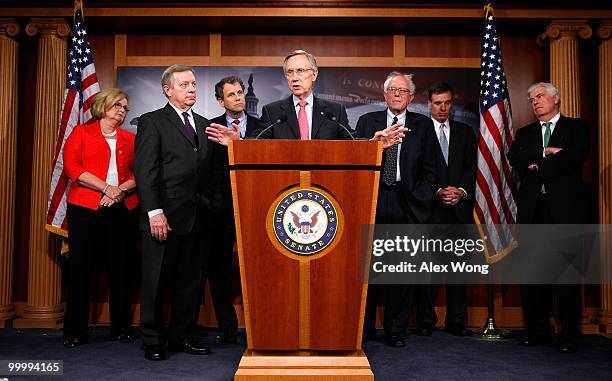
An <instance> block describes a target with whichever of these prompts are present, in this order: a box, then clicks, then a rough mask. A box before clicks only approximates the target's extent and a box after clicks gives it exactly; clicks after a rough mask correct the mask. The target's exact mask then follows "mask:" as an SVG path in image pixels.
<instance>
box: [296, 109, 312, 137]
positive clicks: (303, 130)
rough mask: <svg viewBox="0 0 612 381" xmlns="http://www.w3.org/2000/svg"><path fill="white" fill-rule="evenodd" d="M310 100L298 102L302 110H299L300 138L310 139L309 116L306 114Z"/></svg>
mask: <svg viewBox="0 0 612 381" xmlns="http://www.w3.org/2000/svg"><path fill="white" fill-rule="evenodd" d="M307 104H308V102H306V101H305V100H303V99H302V100H301V101H299V102H298V105H299V106H300V111H298V126H299V127H300V139H302V140H308V138H309V136H308V117H307V116H306V105H307Z"/></svg>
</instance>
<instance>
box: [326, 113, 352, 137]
mask: <svg viewBox="0 0 612 381" xmlns="http://www.w3.org/2000/svg"><path fill="white" fill-rule="evenodd" d="M321 115H323V116H324V117H326V118H327V119H329V120H331V121H332V122H334V123H336V124H337V125H338V126H340V127H342V128H343V129H344V130H345V131H346V132H348V134H349V136H350V137H351V140H355V137H354V136H353V133H352V132H351V130H350V129H349V128H347V127H346V126H345V125H344V124H342V123H340V122H339V121H338V118H336V116H335V115H334V114H332V113H331V112H329V111H321Z"/></svg>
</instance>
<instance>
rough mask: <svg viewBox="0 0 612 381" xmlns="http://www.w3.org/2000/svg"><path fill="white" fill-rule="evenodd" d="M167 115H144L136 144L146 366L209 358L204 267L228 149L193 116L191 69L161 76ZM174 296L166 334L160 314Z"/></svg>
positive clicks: (217, 218) (217, 219)
mask: <svg viewBox="0 0 612 381" xmlns="http://www.w3.org/2000/svg"><path fill="white" fill-rule="evenodd" d="M161 82H162V91H163V93H164V96H165V97H166V98H167V99H168V103H167V104H166V106H165V107H164V108H161V109H159V110H155V111H152V112H149V113H146V114H143V115H142V116H141V117H140V119H139V121H138V132H137V134H136V140H135V158H134V176H135V177H136V181H137V184H138V196H139V198H140V200H141V218H140V231H141V236H142V289H141V304H140V333H141V338H142V342H143V346H144V350H145V358H146V359H148V360H152V361H159V360H164V359H165V358H166V344H167V348H168V349H170V350H174V351H181V352H185V353H189V354H194V355H206V354H209V353H211V350H210V348H209V347H208V346H206V345H203V344H202V343H201V342H200V341H199V340H198V338H197V337H196V335H195V325H196V317H197V315H198V312H199V307H200V306H199V299H198V297H199V284H200V275H201V266H200V264H201V261H203V260H204V259H205V257H206V256H205V253H206V250H207V247H208V246H209V245H210V241H209V240H208V241H207V239H209V238H210V235H211V234H210V232H211V231H214V230H215V229H216V228H218V227H219V226H221V227H223V218H222V210H223V208H222V202H223V200H222V186H223V184H224V183H225V182H226V181H227V180H226V178H225V176H226V171H225V170H224V169H225V165H226V163H227V158H226V155H227V154H226V153H225V151H226V150H225V149H224V148H223V147H221V146H220V145H218V144H214V143H212V142H209V141H208V139H206V136H205V135H204V128H205V127H206V126H208V125H209V124H210V121H209V120H207V119H206V118H204V117H202V116H200V115H198V114H196V113H195V112H193V110H192V107H193V105H194V104H195V102H196V79H195V74H194V70H193V69H192V68H191V67H189V66H184V65H172V66H170V67H168V68H167V69H166V70H165V71H164V73H163V75H162V81H161ZM168 289H171V291H172V314H171V320H170V324H169V326H168V328H167V329H165V327H164V318H163V313H162V307H163V302H164V300H163V298H164V295H165V291H166V290H168Z"/></svg>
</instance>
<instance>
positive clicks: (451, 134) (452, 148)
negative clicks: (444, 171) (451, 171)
mask: <svg viewBox="0 0 612 381" xmlns="http://www.w3.org/2000/svg"><path fill="white" fill-rule="evenodd" d="M452 126H453V122H452V121H451V120H450V119H449V120H448V164H446V166H447V167H450V164H451V163H454V162H455V160H456V159H455V156H458V157H459V156H461V153H460V152H457V150H458V149H459V147H461V139H462V136H461V134H460V133H459V131H458V130H455V129H454V128H452ZM438 147H440V143H439V141H438ZM440 152H442V149H441V148H440Z"/></svg>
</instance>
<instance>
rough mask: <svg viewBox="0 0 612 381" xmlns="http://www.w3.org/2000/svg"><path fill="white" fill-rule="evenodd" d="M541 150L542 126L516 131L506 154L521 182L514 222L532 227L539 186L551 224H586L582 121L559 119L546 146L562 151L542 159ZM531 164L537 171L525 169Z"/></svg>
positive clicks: (586, 129) (586, 135) (586, 142)
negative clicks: (544, 194)
mask: <svg viewBox="0 0 612 381" xmlns="http://www.w3.org/2000/svg"><path fill="white" fill-rule="evenodd" d="M543 146H544V145H543V142H542V126H541V124H540V122H535V123H532V124H530V125H527V126H525V127H523V128H520V129H518V130H517V132H516V136H515V137H514V143H513V144H512V147H510V150H509V151H508V154H507V157H508V160H509V161H510V165H512V167H513V168H514V169H515V170H516V171H518V173H519V176H520V179H521V186H520V189H519V198H518V213H517V222H518V223H523V224H529V223H534V214H535V210H536V207H537V205H536V204H537V198H538V196H539V195H540V193H541V189H542V184H544V186H545V190H546V200H547V204H548V207H549V210H550V215H551V217H552V220H553V222H554V223H558V224H572V223H583V222H586V221H585V217H586V215H587V214H586V212H585V211H586V207H585V204H586V202H585V201H586V194H585V192H584V184H583V182H582V167H583V165H584V162H585V161H586V157H587V154H588V152H589V127H588V124H587V122H586V120H584V119H579V118H568V117H565V116H563V115H561V117H560V118H559V121H558V122H557V125H556V126H555V129H554V131H553V134H552V135H551V137H550V141H549V142H548V146H549V147H558V148H563V149H562V150H561V151H559V152H558V153H557V154H555V155H548V156H546V157H542V151H543ZM532 163H536V164H537V165H538V170H537V171H531V170H529V169H528V167H529V165H531V164H532Z"/></svg>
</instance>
